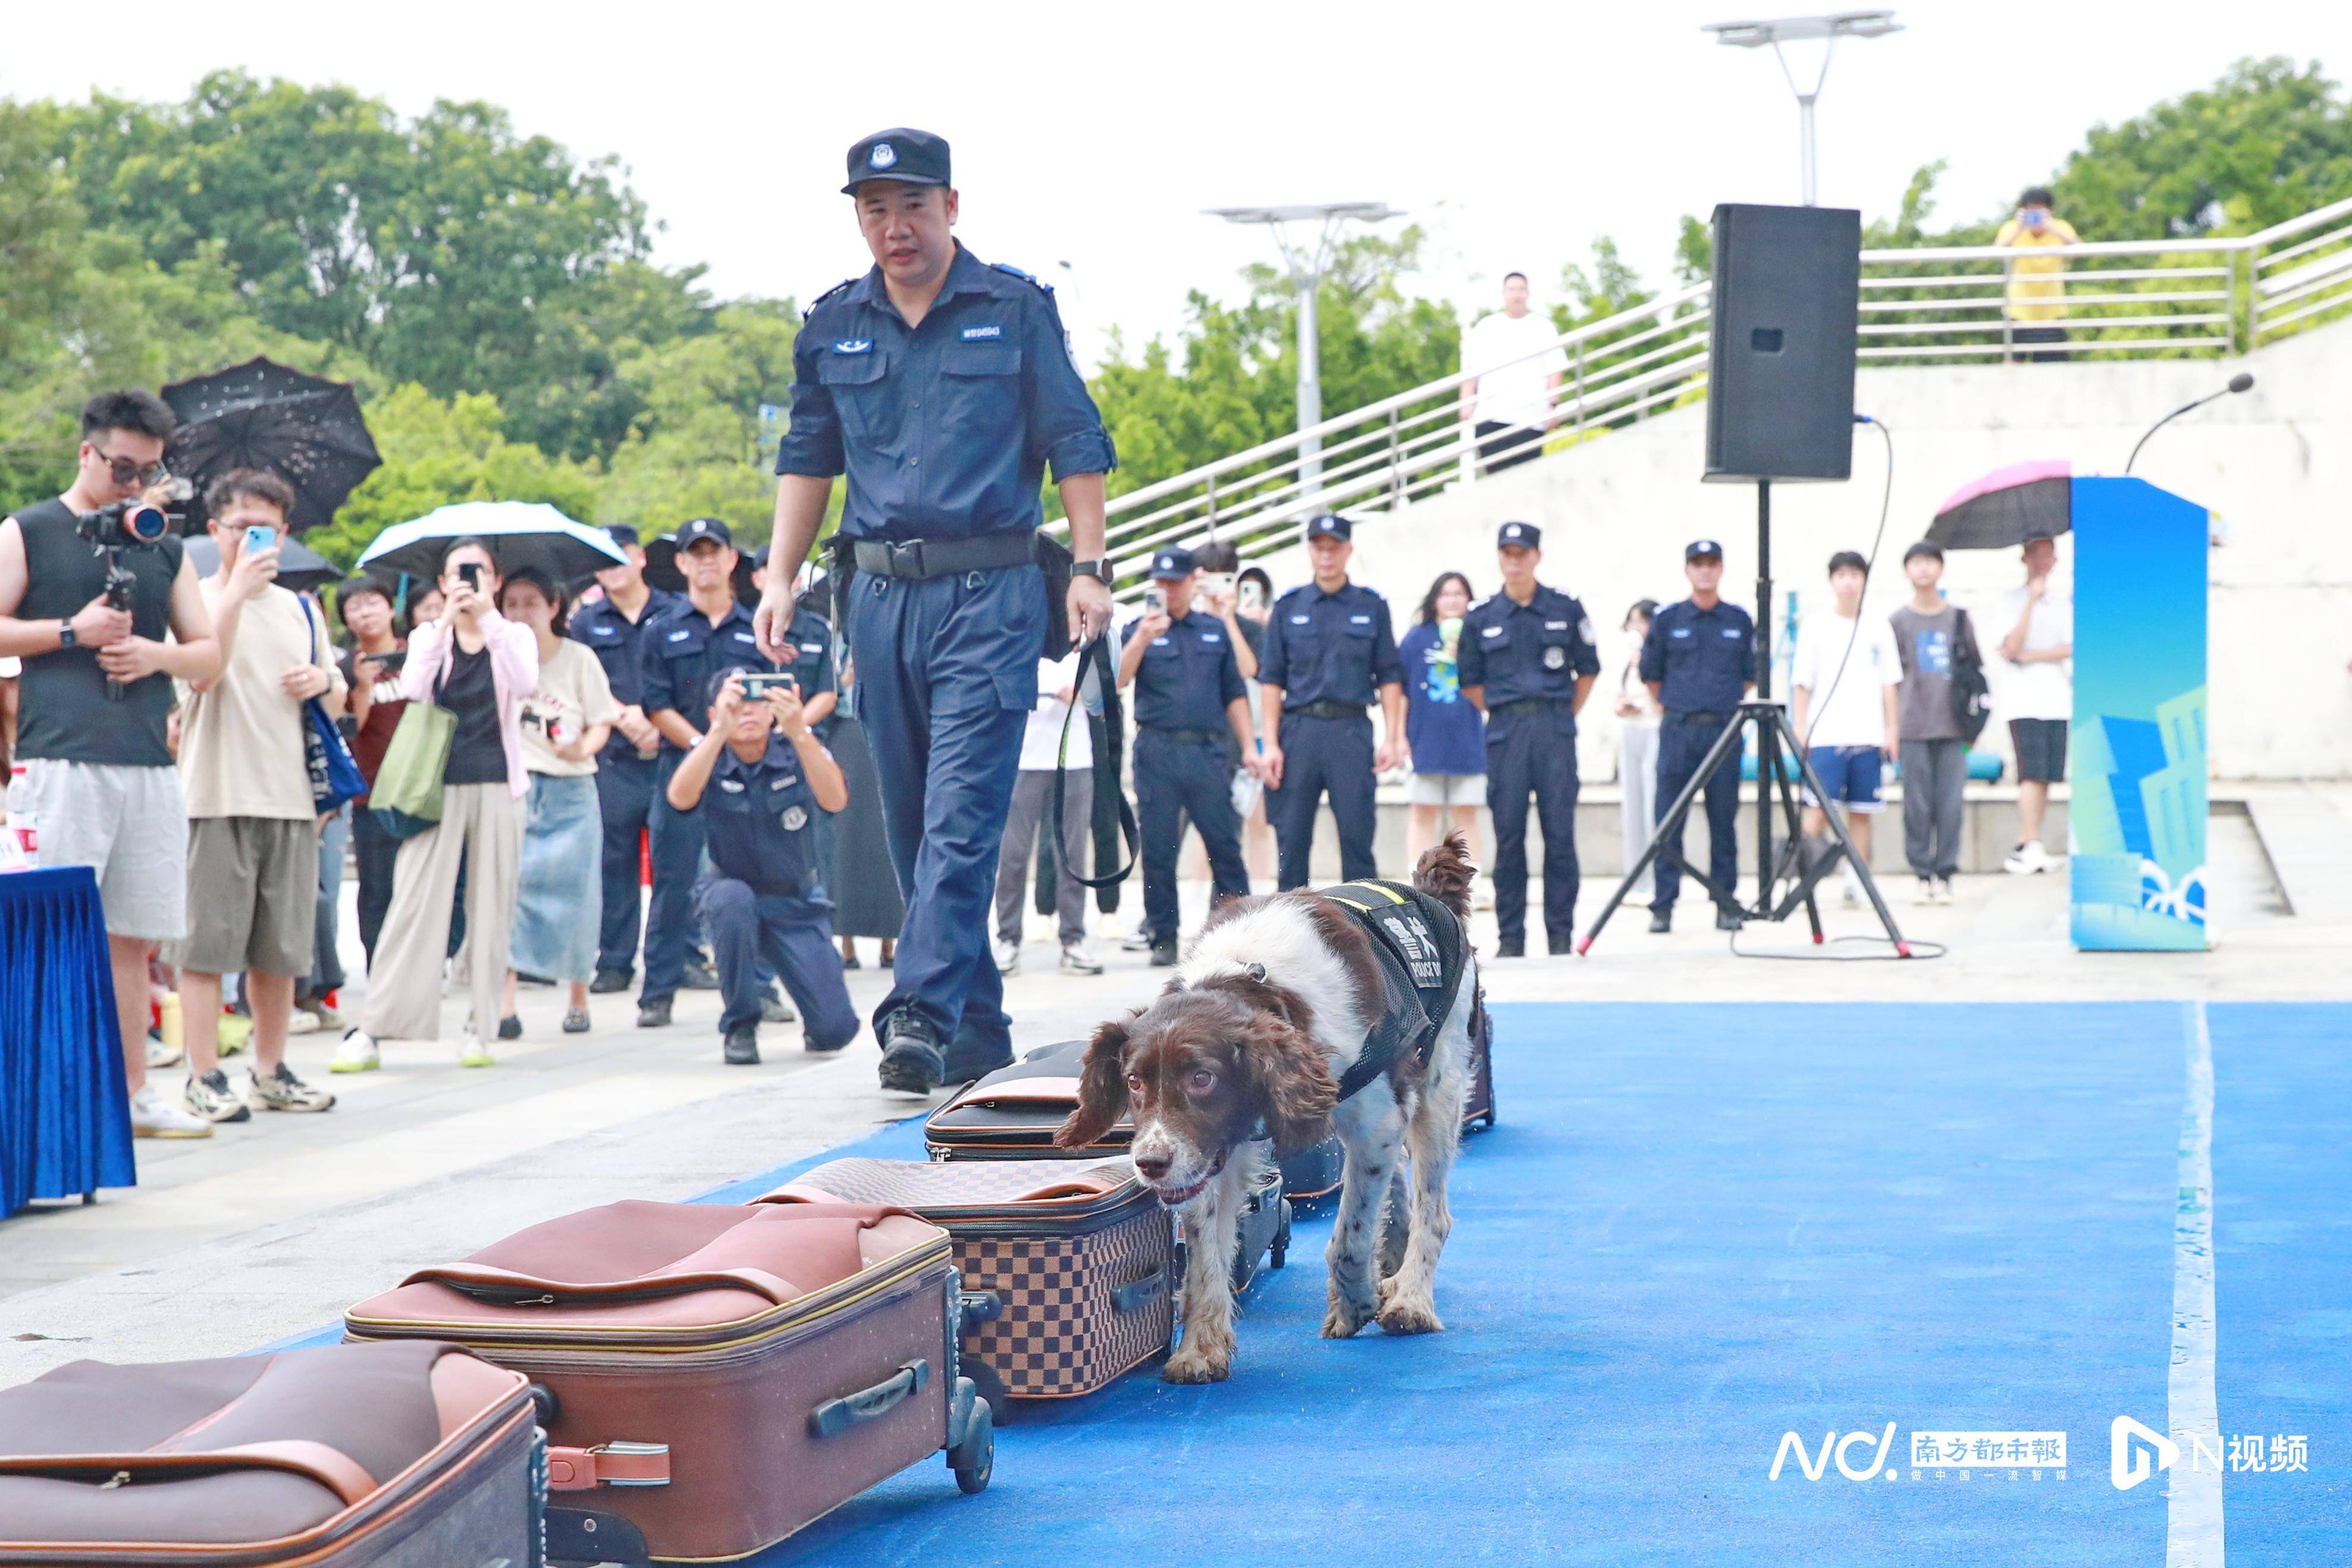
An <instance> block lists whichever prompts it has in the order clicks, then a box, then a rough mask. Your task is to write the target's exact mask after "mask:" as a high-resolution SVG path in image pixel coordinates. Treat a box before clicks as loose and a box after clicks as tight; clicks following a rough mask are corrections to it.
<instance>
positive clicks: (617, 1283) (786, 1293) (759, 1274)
mask: <svg viewBox="0 0 2352 1568" xmlns="http://www.w3.org/2000/svg"><path fill="white" fill-rule="evenodd" d="M401 1283H402V1284H403V1285H446V1286H447V1287H448V1288H449V1289H452V1290H455V1291H457V1293H458V1294H459V1295H461V1296H466V1297H469V1298H471V1299H473V1300H477V1301H487V1302H489V1303H491V1304H492V1305H494V1306H500V1307H555V1306H562V1305H563V1304H565V1303H567V1302H591V1301H594V1302H604V1303H606V1304H616V1303H620V1302H625V1301H645V1300H656V1299H658V1298H660V1297H664V1296H686V1295H691V1294H693V1293H694V1292H695V1291H697V1290H713V1289H718V1290H749V1291H751V1293H752V1294H753V1295H755V1296H759V1297H761V1298H764V1299H765V1300H767V1301H768V1303H769V1304H770V1305H772V1306H777V1307H782V1306H786V1305H788V1304H790V1303H791V1302H793V1301H796V1300H800V1298H801V1297H802V1296H803V1295H804V1294H806V1292H804V1291H803V1290H801V1289H798V1288H797V1287H796V1286H793V1284H791V1283H790V1282H788V1281H786V1280H784V1279H779V1278H777V1277H776V1276H775V1275H773V1274H771V1273H769V1272H768V1271H767V1270H766V1269H764V1268H702V1269H694V1270H691V1271H688V1272H681V1273H677V1274H648V1275H644V1276H641V1277H639V1278H637V1279H614V1280H597V1281H590V1280H573V1279H540V1278H538V1277H537V1276H535V1275H530V1274H519V1273H516V1272H515V1271H514V1270H512V1269H510V1268H491V1267H490V1266H488V1265H487V1264H481V1263H457V1264H447V1265H444V1266H443V1267H441V1268H420V1269H418V1270H417V1271H416V1272H415V1273H414V1274H411V1275H410V1276H409V1277H408V1278H407V1279H404V1280H402V1281H401Z"/></svg>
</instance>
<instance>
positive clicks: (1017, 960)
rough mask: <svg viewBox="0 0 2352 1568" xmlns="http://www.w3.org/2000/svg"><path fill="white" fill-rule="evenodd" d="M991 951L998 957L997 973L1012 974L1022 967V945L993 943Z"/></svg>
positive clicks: (1016, 943)
mask: <svg viewBox="0 0 2352 1568" xmlns="http://www.w3.org/2000/svg"><path fill="white" fill-rule="evenodd" d="M989 951H990V952H992V953H993V954H994V955H995V957H996V973H999V974H1010V973H1013V971H1015V970H1017V969H1019V968H1020V967H1021V944H1020V943H1019V942H993V943H992V944H990V949H989Z"/></svg>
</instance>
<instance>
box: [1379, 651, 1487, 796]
mask: <svg viewBox="0 0 2352 1568" xmlns="http://www.w3.org/2000/svg"><path fill="white" fill-rule="evenodd" d="M1448 624H1449V623H1448V622H1444V621H1424V622H1423V623H1421V624H1420V625H1418V626H1414V627H1412V629H1411V630H1410V631H1408V632H1406V633H1405V634H1404V641H1403V642H1402V644H1401V645H1399V647H1398V648H1397V656H1398V658H1400V659H1401V660H1402V662H1403V664H1404V674H1405V680H1404V700H1405V710H1404V733H1405V739H1406V740H1407V741H1408V742H1411V743H1412V771H1413V772H1415V773H1485V772H1486V716H1485V715H1484V714H1482V713H1480V712H1479V711H1478V710H1477V708H1476V707H1475V706H1474V705H1473V704H1472V703H1471V701H1470V700H1469V699H1467V698H1465V697H1464V696H1463V695H1462V679H1461V666H1460V664H1459V662H1458V660H1457V658H1456V650H1457V649H1458V648H1459V647H1460V646H1461V628H1462V623H1461V620H1460V618H1459V617H1455V618H1454V619H1453V620H1452V621H1451V622H1450V624H1451V625H1452V626H1453V627H1454V636H1452V637H1447V636H1446V635H1445V630H1444V628H1445V626H1447V625H1448Z"/></svg>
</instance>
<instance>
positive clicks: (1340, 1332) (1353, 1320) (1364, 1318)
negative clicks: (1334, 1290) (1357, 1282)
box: [1323, 1296, 1372, 1340]
mask: <svg viewBox="0 0 2352 1568" xmlns="http://www.w3.org/2000/svg"><path fill="white" fill-rule="evenodd" d="M1371 1316H1372V1314H1371V1312H1370V1310H1369V1309H1368V1308H1365V1307H1360V1306H1358V1305H1357V1304H1356V1303H1355V1302H1353V1301H1346V1300H1340V1299H1339V1297H1337V1296H1334V1297H1332V1298H1331V1307H1330V1310H1328V1311H1327V1312H1325V1313H1324V1314H1323V1337H1324V1338H1325V1339H1327V1340H1347V1339H1353V1338H1354V1337H1355V1335H1356V1331H1357V1330H1358V1329H1360V1328H1362V1327H1363V1326H1364V1325H1365V1324H1366V1323H1368V1322H1370V1321H1371Z"/></svg>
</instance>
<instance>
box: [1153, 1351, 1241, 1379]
mask: <svg viewBox="0 0 2352 1568" xmlns="http://www.w3.org/2000/svg"><path fill="white" fill-rule="evenodd" d="M1233 1370H1234V1355H1233V1352H1232V1351H1230V1350H1228V1351H1226V1352H1223V1354H1212V1353H1211V1352H1208V1351H1205V1350H1201V1351H1196V1350H1194V1349H1192V1347H1191V1346H1189V1345H1188V1346H1186V1347H1185V1348H1184V1349H1182V1350H1180V1351H1178V1352H1176V1353H1175V1354H1173V1355H1171V1356H1170V1357H1169V1358H1168V1362H1167V1364H1166V1365H1164V1366H1162V1367H1161V1368H1160V1382H1162V1383H1223V1382H1224V1381H1225V1379H1226V1378H1228V1377H1230V1376H1231V1375H1233Z"/></svg>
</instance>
